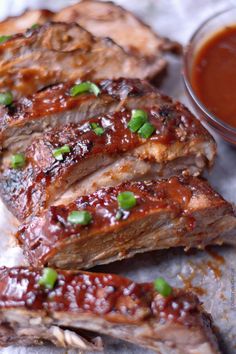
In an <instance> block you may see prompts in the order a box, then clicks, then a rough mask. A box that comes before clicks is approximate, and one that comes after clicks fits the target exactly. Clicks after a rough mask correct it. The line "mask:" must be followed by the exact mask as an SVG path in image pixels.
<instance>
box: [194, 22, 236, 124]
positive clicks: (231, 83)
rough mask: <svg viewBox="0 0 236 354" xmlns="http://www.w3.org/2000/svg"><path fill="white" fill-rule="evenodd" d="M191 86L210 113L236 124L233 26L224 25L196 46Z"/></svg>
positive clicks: (235, 70)
mask: <svg viewBox="0 0 236 354" xmlns="http://www.w3.org/2000/svg"><path fill="white" fill-rule="evenodd" d="M192 85H193V89H194V91H195V93H196V94H197V96H198V98H199V99H200V100H201V101H202V103H203V104H204V105H205V106H206V108H207V109H208V110H209V111H210V112H211V113H213V114H214V115H215V116H216V117H218V118H220V119H221V120H223V121H224V122H225V123H227V124H229V125H231V126H233V127H236V26H233V27H225V28H224V29H223V30H221V31H220V32H217V33H216V34H215V35H214V36H212V37H211V38H210V39H209V40H208V41H207V42H206V43H205V44H204V45H203V46H202V47H201V48H200V49H199V51H198V53H197V54H196V57H195V61H194V63H193V68H192Z"/></svg>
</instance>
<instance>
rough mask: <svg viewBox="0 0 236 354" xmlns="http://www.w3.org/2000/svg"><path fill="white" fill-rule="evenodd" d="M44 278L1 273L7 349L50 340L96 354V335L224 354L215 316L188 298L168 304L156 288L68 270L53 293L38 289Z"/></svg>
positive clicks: (37, 273) (175, 295) (2, 337)
mask: <svg viewBox="0 0 236 354" xmlns="http://www.w3.org/2000/svg"><path fill="white" fill-rule="evenodd" d="M41 274H42V270H36V269H27V268H2V269H1V270H0V321H1V325H0V343H1V345H2V346H8V345H11V344H15V343H16V344H21V343H23V344H37V342H42V341H44V340H47V341H48V340H49V341H51V342H53V343H54V344H56V345H58V346H63V347H67V348H78V349H82V350H86V349H87V350H89V349H90V350H91V347H92V349H95V345H96V344H93V343H89V342H88V341H87V340H83V334H81V335H80V331H81V330H85V333H86V331H87V330H89V331H93V332H98V333H100V334H106V335H110V336H113V337H116V338H119V339H122V340H126V341H130V342H133V343H135V344H138V345H141V346H144V347H147V348H150V349H153V350H154V351H156V352H157V353H159V354H167V353H168V354H193V353H198V354H219V353H220V350H219V347H218V344H217V340H216V337H215V334H214V331H213V329H212V321H211V317H210V315H208V314H207V313H206V312H205V311H204V310H203V308H202V306H201V304H200V302H199V300H198V298H197V297H196V296H195V295H193V294H191V293H189V292H186V291H183V290H180V289H173V290H172V293H171V295H169V296H168V297H163V296H161V295H160V294H159V293H158V292H157V291H156V290H155V289H154V286H153V284H152V283H142V284H138V283H135V282H134V281H132V280H129V279H126V278H123V277H120V276H117V275H112V274H102V273H100V274H99V273H87V272H78V271H77V272H75V271H61V270H58V271H57V274H58V278H57V282H56V284H55V286H54V288H53V289H52V290H48V289H45V288H43V287H40V286H39V285H38V281H39V279H40V277H41ZM67 328H69V329H67ZM82 333H83V332H82ZM97 349H101V347H98V348H97Z"/></svg>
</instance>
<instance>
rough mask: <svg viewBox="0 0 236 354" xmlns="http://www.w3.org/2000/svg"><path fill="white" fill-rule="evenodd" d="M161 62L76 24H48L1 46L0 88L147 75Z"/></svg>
mask: <svg viewBox="0 0 236 354" xmlns="http://www.w3.org/2000/svg"><path fill="white" fill-rule="evenodd" d="M165 65H166V62H165V60H164V59H163V58H162V57H157V59H156V60H155V61H154V62H152V63H148V62H147V61H146V60H144V59H142V58H138V57H135V56H132V55H130V54H128V53H126V52H125V51H124V50H123V49H122V48H121V47H120V46H118V45H117V44H115V43H114V42H113V41H112V40H111V39H109V38H98V37H94V36H93V35H92V34H91V33H89V32H87V31H86V30H85V29H83V28H82V27H80V26H79V25H77V24H75V23H72V24H66V23H59V22H58V23H57V22H54V23H47V24H45V25H43V26H39V27H38V28H36V29H30V30H28V31H27V32H26V33H25V34H18V35H15V36H13V37H11V38H10V39H8V40H7V41H5V42H4V43H2V44H1V45H0V91H4V90H5V91H7V90H10V91H12V92H13V93H14V96H15V97H20V96H28V95H30V94H32V93H34V92H36V91H38V90H40V89H42V88H43V87H45V86H49V85H52V84H55V83H60V82H65V81H69V80H72V81H74V80H77V79H78V78H80V79H86V80H88V79H90V80H95V79H103V78H119V77H122V76H123V77H127V78H140V79H143V78H151V77H153V76H155V75H156V73H158V72H159V71H160V70H162V69H163V67H165Z"/></svg>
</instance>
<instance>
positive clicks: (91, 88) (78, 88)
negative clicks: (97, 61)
mask: <svg viewBox="0 0 236 354" xmlns="http://www.w3.org/2000/svg"><path fill="white" fill-rule="evenodd" d="M85 92H90V93H93V94H94V95H95V96H98V95H99V94H100V92H101V90H100V88H99V87H98V86H97V85H96V84H94V83H93V82H90V81H84V82H81V83H80V84H76V85H74V86H73V87H71V89H70V95H71V96H73V97H74V96H77V95H79V94H81V93H85Z"/></svg>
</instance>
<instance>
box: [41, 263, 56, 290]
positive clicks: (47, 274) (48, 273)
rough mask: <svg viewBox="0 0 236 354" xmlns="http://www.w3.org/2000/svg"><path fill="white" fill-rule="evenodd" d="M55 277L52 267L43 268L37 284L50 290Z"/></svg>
mask: <svg viewBox="0 0 236 354" xmlns="http://www.w3.org/2000/svg"><path fill="white" fill-rule="evenodd" d="M57 277H58V274H57V272H56V271H55V270H54V269H52V268H44V270H43V274H42V276H41V278H40V279H39V281H38V284H39V285H42V286H44V287H45V288H47V289H50V290H52V289H53V288H54V285H55V283H56V280H57Z"/></svg>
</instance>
